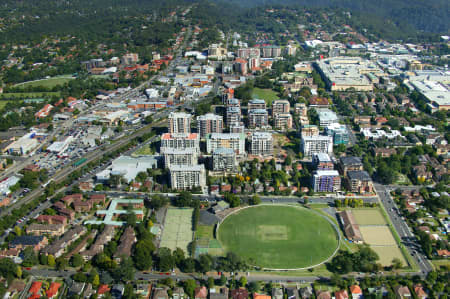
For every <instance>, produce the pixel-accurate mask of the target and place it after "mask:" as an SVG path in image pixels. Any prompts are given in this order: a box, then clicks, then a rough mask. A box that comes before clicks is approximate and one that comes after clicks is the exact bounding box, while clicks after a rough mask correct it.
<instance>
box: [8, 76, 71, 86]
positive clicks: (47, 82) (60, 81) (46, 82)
mask: <svg viewBox="0 0 450 299" xmlns="http://www.w3.org/2000/svg"><path fill="white" fill-rule="evenodd" d="M73 79H74V78H73V77H71V76H60V77H54V78H49V79H42V80H37V81H29V82H23V83H19V84H16V85H14V87H23V88H25V87H30V86H31V87H37V86H42V87H47V88H53V87H55V86H58V85H64V84H66V83H67V82H69V81H70V80H73Z"/></svg>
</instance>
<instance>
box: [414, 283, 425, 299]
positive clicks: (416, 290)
mask: <svg viewBox="0 0 450 299" xmlns="http://www.w3.org/2000/svg"><path fill="white" fill-rule="evenodd" d="M414 293H416V295H417V298H419V299H427V298H428V294H427V292H425V290H424V289H423V286H422V285H421V284H416V285H414Z"/></svg>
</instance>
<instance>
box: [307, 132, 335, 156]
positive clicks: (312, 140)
mask: <svg viewBox="0 0 450 299" xmlns="http://www.w3.org/2000/svg"><path fill="white" fill-rule="evenodd" d="M301 150H302V152H303V154H304V155H305V156H307V157H310V156H312V155H313V154H318V153H326V154H331V153H332V152H333V138H331V137H330V136H313V137H308V136H306V137H302V141H301Z"/></svg>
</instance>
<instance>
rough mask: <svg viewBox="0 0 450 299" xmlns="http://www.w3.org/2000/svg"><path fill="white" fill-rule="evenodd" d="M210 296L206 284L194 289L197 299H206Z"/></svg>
mask: <svg viewBox="0 0 450 299" xmlns="http://www.w3.org/2000/svg"><path fill="white" fill-rule="evenodd" d="M207 297H208V289H207V288H206V287H205V286H202V287H197V288H195V291H194V298H195V299H206V298H207Z"/></svg>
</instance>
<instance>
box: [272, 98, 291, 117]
mask: <svg viewBox="0 0 450 299" xmlns="http://www.w3.org/2000/svg"><path fill="white" fill-rule="evenodd" d="M290 110H291V104H290V103H289V101H288V100H275V101H273V102H272V116H275V114H277V113H289V111H290Z"/></svg>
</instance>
